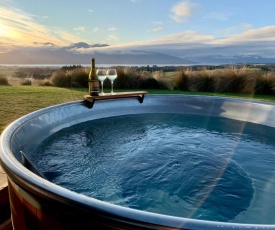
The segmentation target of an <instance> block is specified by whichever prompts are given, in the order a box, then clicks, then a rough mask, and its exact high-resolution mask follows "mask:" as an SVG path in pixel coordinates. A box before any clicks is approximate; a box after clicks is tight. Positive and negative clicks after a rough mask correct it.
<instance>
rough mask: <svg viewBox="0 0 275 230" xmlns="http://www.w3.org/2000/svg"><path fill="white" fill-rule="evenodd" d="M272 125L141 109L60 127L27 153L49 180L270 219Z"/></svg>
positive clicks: (118, 199)
mask: <svg viewBox="0 0 275 230" xmlns="http://www.w3.org/2000/svg"><path fill="white" fill-rule="evenodd" d="M274 134H275V131H274V129H272V128H269V127H264V126H260V125H255V124H251V123H244V122H239V121H233V120H229V119H223V118H214V117H211V118H209V117H204V116H194V115H192V116H190V115H178V114H177V115H176V114H150V115H148V114H146V115H127V116H120V117H114V118H105V119H99V120H96V121H90V122H85V123H81V124H78V125H76V126H73V127H70V128H66V129H63V130H61V131H60V132H58V133H56V134H54V135H52V136H51V137H49V138H48V139H46V140H45V141H44V142H43V143H42V144H41V145H40V146H39V147H38V148H37V150H36V152H34V153H33V155H32V161H33V162H35V163H36V165H37V167H38V168H39V170H41V172H42V173H43V174H44V175H45V176H46V177H47V178H48V179H49V180H50V181H52V182H54V183H56V184H59V185H61V186H63V187H66V188H68V189H70V190H73V191H76V192H78V193H82V194H85V195H87V196H91V197H94V198H97V199H100V200H104V201H108V202H111V203H114V204H118V205H122V206H127V207H131V208H135V209H140V210H146V211H150V212H156V213H162V214H167V215H174V216H180V217H190V218H196V219H203V220H216V221H225V222H241V223H265V224H271V223H275V220H274V218H273V215H272V213H273V210H274V207H275V201H272V200H274V199H273V197H274V195H275V194H274V192H273V191H275V177H274V173H273V169H274V164H275V154H274V146H275V143H274V141H273V140H272V138H271V137H272V136H274Z"/></svg>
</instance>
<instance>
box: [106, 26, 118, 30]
mask: <svg viewBox="0 0 275 230" xmlns="http://www.w3.org/2000/svg"><path fill="white" fill-rule="evenodd" d="M116 29H117V28H116V27H110V28H108V29H107V30H108V31H115V30H116Z"/></svg>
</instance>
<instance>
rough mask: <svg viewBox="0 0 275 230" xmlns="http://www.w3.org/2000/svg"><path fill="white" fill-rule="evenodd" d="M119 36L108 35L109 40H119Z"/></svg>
mask: <svg viewBox="0 0 275 230" xmlns="http://www.w3.org/2000/svg"><path fill="white" fill-rule="evenodd" d="M118 39H119V38H118V37H117V36H115V35H109V36H108V37H107V40H109V41H113V40H118Z"/></svg>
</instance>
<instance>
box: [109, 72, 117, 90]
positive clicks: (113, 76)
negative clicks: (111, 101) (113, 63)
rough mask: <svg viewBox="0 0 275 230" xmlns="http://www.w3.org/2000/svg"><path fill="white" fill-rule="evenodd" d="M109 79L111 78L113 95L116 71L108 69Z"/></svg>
mask: <svg viewBox="0 0 275 230" xmlns="http://www.w3.org/2000/svg"><path fill="white" fill-rule="evenodd" d="M107 77H108V78H109V80H110V81H111V94H114V90H113V83H114V80H115V79H116V77H117V72H116V70H115V69H108V70H107Z"/></svg>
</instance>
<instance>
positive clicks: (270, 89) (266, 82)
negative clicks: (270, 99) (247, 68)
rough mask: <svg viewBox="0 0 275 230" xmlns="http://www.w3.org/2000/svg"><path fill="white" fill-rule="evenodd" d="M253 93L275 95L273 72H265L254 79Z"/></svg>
mask: <svg viewBox="0 0 275 230" xmlns="http://www.w3.org/2000/svg"><path fill="white" fill-rule="evenodd" d="M255 93H258V94H274V93H275V72H274V71H272V72H267V73H264V74H262V75H258V76H257V78H256V86H255Z"/></svg>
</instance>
